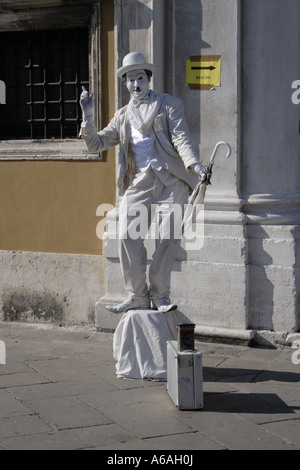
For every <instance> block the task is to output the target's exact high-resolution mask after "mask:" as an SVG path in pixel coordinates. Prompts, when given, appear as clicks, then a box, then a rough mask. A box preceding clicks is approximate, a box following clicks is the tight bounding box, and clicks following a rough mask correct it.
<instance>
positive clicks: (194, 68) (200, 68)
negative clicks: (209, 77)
mask: <svg viewBox="0 0 300 470" xmlns="http://www.w3.org/2000/svg"><path fill="white" fill-rule="evenodd" d="M215 68H216V67H213V66H212V65H210V67H192V70H215Z"/></svg>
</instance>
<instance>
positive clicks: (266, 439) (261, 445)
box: [184, 411, 296, 450]
mask: <svg viewBox="0 0 300 470" xmlns="http://www.w3.org/2000/svg"><path fill="white" fill-rule="evenodd" d="M184 414H185V416H184V419H185V420H186V422H187V423H189V424H190V425H192V426H193V427H194V428H198V429H199V431H201V432H203V433H205V435H206V436H207V437H209V438H210V439H211V440H213V441H214V442H217V443H218V444H219V445H220V446H222V447H224V448H226V449H229V450H295V449H296V447H295V446H294V445H293V444H290V443H288V442H287V441H286V440H284V439H281V438H280V437H277V436H275V435H274V434H271V433H269V432H267V431H266V430H265V429H263V428H261V427H260V426H257V425H255V424H253V423H250V422H248V421H247V420H246V419H245V418H244V417H242V416H239V415H238V414H236V413H233V412H220V411H218V412H205V413H202V412H201V413H186V412H184Z"/></svg>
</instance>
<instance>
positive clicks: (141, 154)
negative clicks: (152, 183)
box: [130, 126, 162, 173]
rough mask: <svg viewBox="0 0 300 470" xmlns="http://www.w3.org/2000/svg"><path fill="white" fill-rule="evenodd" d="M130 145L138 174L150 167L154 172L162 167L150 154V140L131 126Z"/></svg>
mask: <svg viewBox="0 0 300 470" xmlns="http://www.w3.org/2000/svg"><path fill="white" fill-rule="evenodd" d="M130 145H131V150H132V154H133V158H134V162H135V166H136V169H137V171H138V172H139V173H142V172H144V171H146V170H147V169H148V168H149V166H150V165H151V166H152V168H155V169H156V170H161V169H162V167H161V165H160V164H159V162H158V160H157V159H156V157H155V156H154V155H152V153H151V147H152V139H151V137H149V136H146V137H145V136H143V135H142V134H141V133H140V132H139V131H138V130H137V129H135V128H134V127H133V126H131V133H130Z"/></svg>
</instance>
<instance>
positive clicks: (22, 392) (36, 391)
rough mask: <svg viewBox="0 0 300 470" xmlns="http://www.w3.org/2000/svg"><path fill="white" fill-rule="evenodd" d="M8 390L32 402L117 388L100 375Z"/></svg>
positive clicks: (100, 392) (99, 392)
mask: <svg viewBox="0 0 300 470" xmlns="http://www.w3.org/2000/svg"><path fill="white" fill-rule="evenodd" d="M7 390H8V391H9V393H10V394H11V395H13V396H15V397H16V398H17V399H20V400H23V401H26V402H28V403H32V402H34V401H35V400H42V399H46V398H47V399H48V398H58V397H67V396H76V395H80V394H82V393H88V392H91V391H94V392H95V393H96V394H98V395H101V394H102V393H103V392H104V391H105V392H107V391H113V390H116V388H115V387H114V386H113V385H112V384H111V383H109V382H107V381H105V380H103V379H102V378H100V377H91V378H88V379H87V380H82V381H80V380H74V381H68V382H56V383H53V382H49V383H45V384H36V385H28V386H19V387H11V388H8V389H7Z"/></svg>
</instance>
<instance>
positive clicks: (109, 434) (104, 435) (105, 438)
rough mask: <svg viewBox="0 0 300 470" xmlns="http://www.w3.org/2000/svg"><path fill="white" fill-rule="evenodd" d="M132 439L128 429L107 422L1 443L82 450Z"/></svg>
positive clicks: (8, 446) (9, 446) (11, 447)
mask: <svg viewBox="0 0 300 470" xmlns="http://www.w3.org/2000/svg"><path fill="white" fill-rule="evenodd" d="M132 439H133V436H132V435H131V434H130V433H129V432H128V431H126V429H124V428H122V427H121V426H119V425H117V424H107V425H105V426H90V427H84V428H79V429H67V430H62V431H53V432H51V433H49V432H48V433H41V434H36V435H34V436H22V437H13V438H8V439H2V441H1V445H2V446H3V448H4V449H7V450H81V449H88V448H97V446H101V447H102V448H104V449H106V448H107V447H110V446H115V447H117V448H118V447H119V446H121V445H122V444H124V443H126V442H127V441H128V442H130V441H132ZM125 445H126V444H125Z"/></svg>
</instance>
